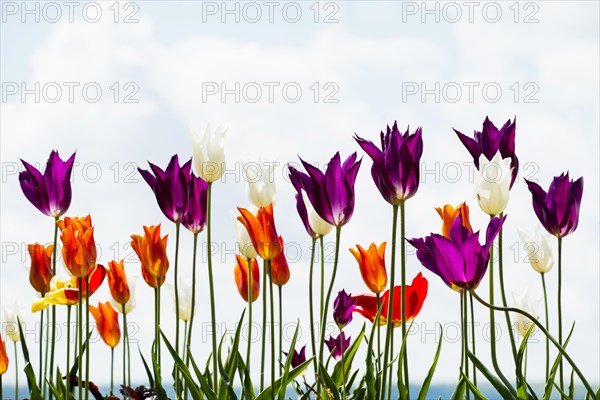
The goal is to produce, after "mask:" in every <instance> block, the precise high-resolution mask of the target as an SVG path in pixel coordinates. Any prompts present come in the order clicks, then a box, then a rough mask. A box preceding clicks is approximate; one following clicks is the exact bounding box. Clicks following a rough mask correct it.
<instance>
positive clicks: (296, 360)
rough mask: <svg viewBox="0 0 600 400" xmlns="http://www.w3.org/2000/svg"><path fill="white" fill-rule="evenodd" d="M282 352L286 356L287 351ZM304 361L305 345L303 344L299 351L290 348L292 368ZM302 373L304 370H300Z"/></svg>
mask: <svg viewBox="0 0 600 400" xmlns="http://www.w3.org/2000/svg"><path fill="white" fill-rule="evenodd" d="M283 354H285V356H286V357H287V355H288V353H286V352H283ZM305 362H306V346H303V347H302V348H301V349H300V351H296V349H293V350H292V362H291V365H292V368H296V367H299V366H300V365H302V364H304V363H305ZM302 375H304V372H302Z"/></svg>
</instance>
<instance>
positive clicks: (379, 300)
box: [375, 293, 381, 373]
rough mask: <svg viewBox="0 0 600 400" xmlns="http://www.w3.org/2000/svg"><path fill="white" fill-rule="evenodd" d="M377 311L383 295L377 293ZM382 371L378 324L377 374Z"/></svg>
mask: <svg viewBox="0 0 600 400" xmlns="http://www.w3.org/2000/svg"><path fill="white" fill-rule="evenodd" d="M375 297H376V299H377V310H379V308H380V307H381V294H379V293H376V294H375ZM380 371H381V324H379V322H378V323H377V372H378V373H379V372H380Z"/></svg>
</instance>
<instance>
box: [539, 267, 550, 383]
mask: <svg viewBox="0 0 600 400" xmlns="http://www.w3.org/2000/svg"><path fill="white" fill-rule="evenodd" d="M540 276H541V277H542V289H543V291H544V311H545V314H546V329H548V324H549V318H548V296H547V294H546V277H545V275H544V273H543V272H542V273H541V274H540ZM549 375H550V339H548V338H546V375H545V376H546V379H544V382H547V381H548V376H549Z"/></svg>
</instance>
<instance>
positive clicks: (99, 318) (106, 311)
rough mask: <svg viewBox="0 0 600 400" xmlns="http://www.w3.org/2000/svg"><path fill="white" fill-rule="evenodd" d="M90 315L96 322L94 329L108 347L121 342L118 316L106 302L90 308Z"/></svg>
mask: <svg viewBox="0 0 600 400" xmlns="http://www.w3.org/2000/svg"><path fill="white" fill-rule="evenodd" d="M90 313H91V314H92V316H93V317H94V319H95V320H96V328H97V329H98V333H99V334H100V337H101V338H102V340H103V341H104V343H106V344H107V345H108V346H109V347H115V346H116V345H117V344H119V341H120V340H121V330H120V329H119V314H118V313H117V312H116V311H115V309H114V308H113V307H112V306H111V305H110V303H109V302H108V301H107V302H106V303H98V307H94V306H90Z"/></svg>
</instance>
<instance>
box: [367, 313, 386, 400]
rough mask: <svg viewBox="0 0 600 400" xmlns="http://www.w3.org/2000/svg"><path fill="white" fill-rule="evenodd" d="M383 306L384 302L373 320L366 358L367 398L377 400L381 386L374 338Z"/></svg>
mask: <svg viewBox="0 0 600 400" xmlns="http://www.w3.org/2000/svg"><path fill="white" fill-rule="evenodd" d="M382 308H383V304H381V305H380V306H379V309H378V310H377V315H376V316H375V319H374V320H373V325H372V326H371V334H370V335H369V343H368V344H367V359H366V366H367V372H366V374H365V377H364V381H365V383H366V386H367V390H366V399H367V400H377V398H378V396H377V394H378V393H377V388H378V387H379V384H378V382H377V378H376V377H375V368H374V367H373V360H374V359H375V357H373V342H374V338H375V331H376V330H377V326H379V315H380V314H381V309H382ZM378 357H379V355H378Z"/></svg>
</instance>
